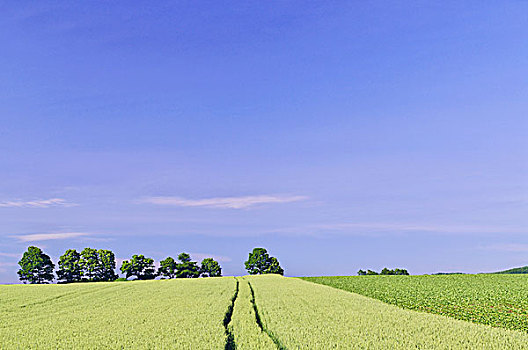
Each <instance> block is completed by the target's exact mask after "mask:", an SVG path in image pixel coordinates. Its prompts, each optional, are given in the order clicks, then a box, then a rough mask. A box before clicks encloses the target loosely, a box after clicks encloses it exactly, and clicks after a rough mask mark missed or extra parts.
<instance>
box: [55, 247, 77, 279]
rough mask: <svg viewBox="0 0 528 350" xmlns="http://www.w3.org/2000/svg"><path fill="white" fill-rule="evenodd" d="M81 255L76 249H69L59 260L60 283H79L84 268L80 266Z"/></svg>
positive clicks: (58, 274)
mask: <svg viewBox="0 0 528 350" xmlns="http://www.w3.org/2000/svg"><path fill="white" fill-rule="evenodd" d="M80 258H81V255H80V254H79V252H77V250H75V249H68V250H67V251H66V252H65V253H64V254H63V255H62V256H61V257H60V258H59V269H58V270H57V279H58V280H59V281H63V282H67V283H71V282H78V281H80V280H81V277H82V266H81V264H80Z"/></svg>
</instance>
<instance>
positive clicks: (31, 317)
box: [0, 277, 236, 350]
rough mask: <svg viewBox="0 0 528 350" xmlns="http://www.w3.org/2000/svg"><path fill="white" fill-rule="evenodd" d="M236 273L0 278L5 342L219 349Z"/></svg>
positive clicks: (1, 344) (10, 345) (7, 345)
mask: <svg viewBox="0 0 528 350" xmlns="http://www.w3.org/2000/svg"><path fill="white" fill-rule="evenodd" d="M235 284H236V283H235V279H234V278H232V277H225V278H207V279H205V278H204V279H188V280H187V279H186V280H178V281H175V280H165V281H152V280H151V281H135V282H127V283H115V282H99V283H72V284H60V285H57V284H49V285H33V286H30V285H0V295H1V300H0V324H1V327H0V348H1V349H3V350H4V349H5V350H9V349H130V350H136V349H138V350H139V349H213V350H223V349H224V346H225V342H226V335H225V328H224V326H223V322H222V321H223V319H224V315H225V313H226V310H227V308H228V306H229V305H230V304H231V298H232V296H233V292H234V290H235Z"/></svg>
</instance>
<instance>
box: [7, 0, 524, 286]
mask: <svg viewBox="0 0 528 350" xmlns="http://www.w3.org/2000/svg"><path fill="white" fill-rule="evenodd" d="M527 37H528V3H526V2H520V1H510V2H506V1H489V2H485V3H483V2H480V1H466V2H463V3H461V2H456V1H452V2H449V1H448V2H440V3H436V4H433V3H431V2H429V1H416V2H412V3H410V2H405V1H401V2H360V1H343V2H332V3H330V2H326V1H320V2H309V3H307V2H301V1H280V2H268V1H261V2H254V1H249V2H244V3H241V2H235V1H233V2H222V3H220V2H216V1H209V2H192V1H181V2H162V1H160V2H156V5H153V4H151V3H147V2H143V3H134V4H131V3H130V2H124V1H121V2H120V1H117V2H111V3H108V2H85V3H78V2H67V1H64V2H46V3H42V2H25V3H20V2H9V1H8V2H3V3H2V4H1V5H0V43H1V47H2V54H1V55H0V282H2V283H13V282H16V281H17V276H16V270H17V264H16V263H17V261H18V259H19V258H20V256H21V254H22V253H23V251H24V250H25V249H26V248H27V246H28V245H37V246H39V247H42V248H43V249H44V251H45V252H47V253H48V254H49V255H50V256H52V258H53V259H54V260H55V261H56V259H57V257H58V256H60V255H61V254H62V253H63V252H64V251H65V250H66V249H68V248H76V249H79V250H80V249H82V248H84V247H87V246H90V247H95V248H106V249H112V250H113V251H114V252H115V253H116V256H117V257H118V258H119V259H126V258H129V257H130V256H131V255H132V254H137V253H142V254H145V255H148V256H151V257H153V258H154V259H155V260H158V261H159V260H160V259H163V258H165V257H166V256H168V255H170V256H177V254H178V253H180V252H183V251H185V252H190V253H191V255H192V256H193V257H194V258H195V259H202V258H203V257H206V256H214V257H216V258H218V259H219V260H220V262H221V265H222V267H223V269H224V273H225V274H228V275H232V274H235V275H237V274H243V273H244V269H243V262H244V260H246V258H247V254H248V252H249V251H250V250H251V249H252V248H253V247H260V246H262V247H265V248H267V249H268V251H269V252H270V253H271V254H272V255H274V256H276V257H277V258H278V259H279V261H280V262H281V264H282V265H283V267H284V268H285V270H286V274H287V275H290V276H299V275H351V274H355V273H356V271H357V270H358V269H359V268H363V269H366V268H370V269H381V268H383V267H384V266H387V267H390V268H394V267H402V268H407V269H408V270H409V271H410V272H411V273H415V274H421V273H434V272H438V271H464V272H481V271H493V270H496V269H502V268H507V267H512V266H520V265H528V236H527V234H528V215H527V209H528V180H527V175H528V118H527V115H528V80H527V77H528V41H527V40H526V38H527Z"/></svg>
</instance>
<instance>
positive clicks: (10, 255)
mask: <svg viewBox="0 0 528 350" xmlns="http://www.w3.org/2000/svg"><path fill="white" fill-rule="evenodd" d="M0 256H5V257H7V258H18V257H20V256H22V254H15V253H2V252H0Z"/></svg>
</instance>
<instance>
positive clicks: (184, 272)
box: [176, 253, 200, 278]
mask: <svg viewBox="0 0 528 350" xmlns="http://www.w3.org/2000/svg"><path fill="white" fill-rule="evenodd" d="M178 260H179V261H180V262H179V263H178V264H176V277H177V278H196V277H200V267H199V266H198V263H197V262H196V261H191V256H190V255H189V254H187V253H181V254H180V255H178Z"/></svg>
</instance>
